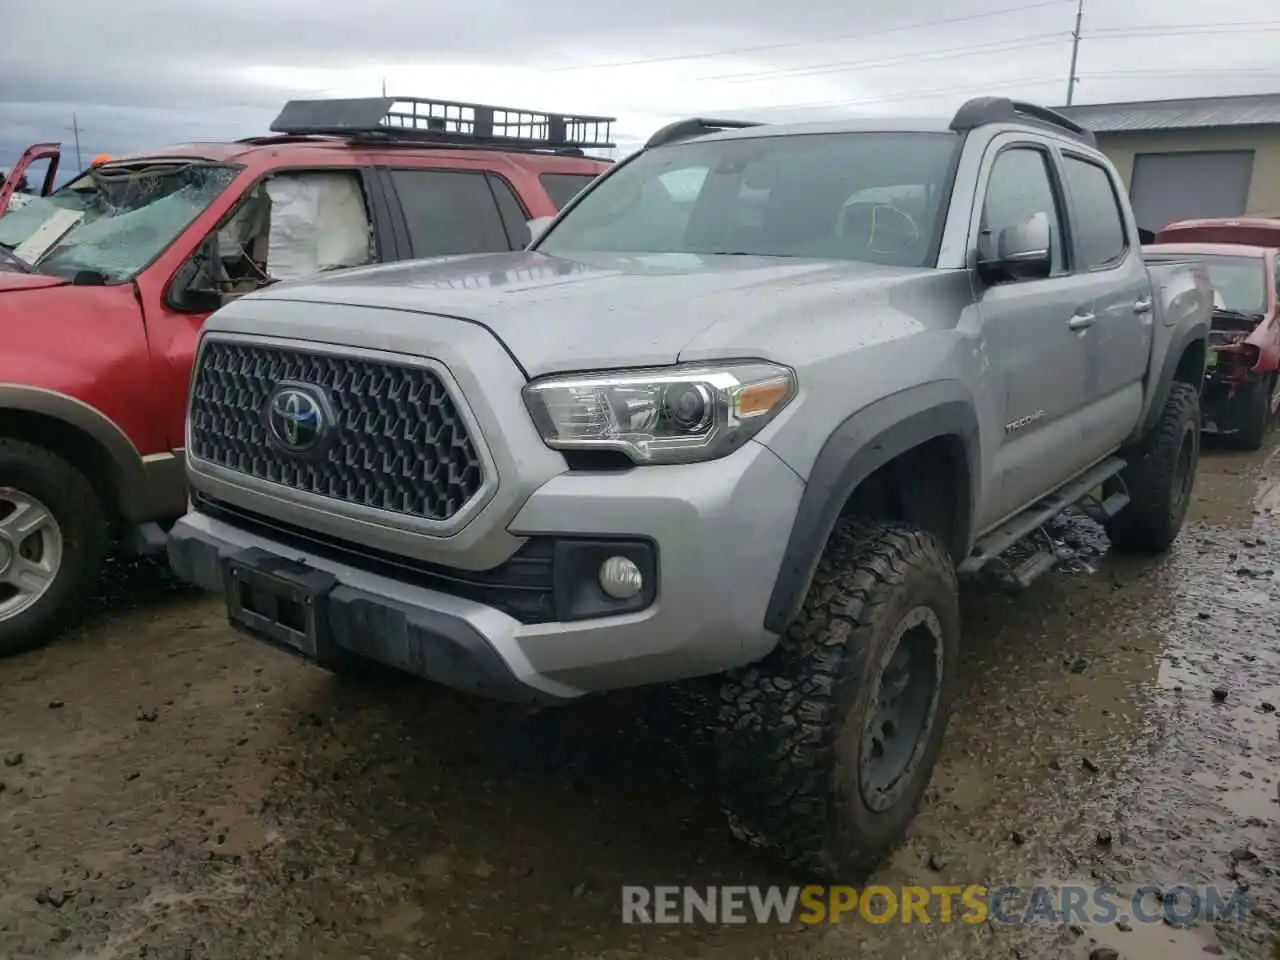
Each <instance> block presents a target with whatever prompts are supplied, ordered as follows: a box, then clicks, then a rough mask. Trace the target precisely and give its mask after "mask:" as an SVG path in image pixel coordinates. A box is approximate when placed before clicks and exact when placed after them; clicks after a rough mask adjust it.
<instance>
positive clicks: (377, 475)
mask: <svg viewBox="0 0 1280 960" xmlns="http://www.w3.org/2000/svg"><path fill="white" fill-rule="evenodd" d="M286 380H287V381H296V382H300V383H304V384H311V385H314V386H316V387H320V388H322V389H323V390H324V391H325V392H326V393H327V396H328V399H329V401H330V403H331V405H332V412H333V415H334V419H335V421H336V424H335V425H334V429H335V430H336V435H335V436H334V438H333V443H332V445H331V446H329V447H328V449H327V451H326V452H325V453H324V454H323V455H321V456H319V457H315V458H311V459H308V458H306V457H302V456H294V455H291V454H289V453H285V452H283V451H282V450H279V449H277V448H276V447H275V446H273V445H272V444H271V443H270V441H269V439H268V431H267V426H266V423H265V410H266V405H267V401H268V399H269V398H270V396H271V392H272V390H273V389H274V388H275V386H276V385H277V384H278V383H279V382H281V381H286ZM191 454H192V456H194V457H196V458H198V459H201V460H206V461H208V462H209V463H213V464H217V465H218V466H220V467H226V468H227V469H230V470H235V471H237V472H239V473H243V474H246V475H248V476H251V477H256V478H257V479H259V480H268V481H270V482H272V483H278V484H282V485H284V486H287V487H292V488H294V489H295V490H302V491H305V492H307V493H313V494H318V495H320V496H324V497H332V498H334V499H336V500H343V501H346V502H348V503H356V504H360V505H361V506H365V507H373V508H376V509H379V510H389V511H392V512H394V513H400V514H407V515H409V516H414V517H422V518H425V519H429V520H436V521H442V520H448V519H450V518H451V517H453V516H454V515H456V514H457V513H458V511H459V510H461V509H462V508H463V507H464V506H465V505H466V504H467V502H468V501H469V500H470V499H471V498H472V497H474V496H475V495H476V493H478V492H479V490H480V487H481V486H482V485H483V483H484V469H483V466H482V465H481V462H480V457H479V456H478V454H477V452H476V449H475V445H474V443H473V442H472V440H471V437H470V436H469V435H468V433H467V427H466V424H465V423H464V422H463V420H462V417H461V416H460V415H459V413H458V408H457V407H456V406H455V405H454V402H453V398H452V397H450V396H449V392H448V390H447V389H446V388H445V385H444V382H443V381H442V380H441V379H440V378H439V377H438V376H437V375H436V374H435V373H433V372H432V371H431V370H428V369H426V368H423V367H416V366H408V365H401V364H394V363H385V362H383V361H378V360H363V359H353V358H349V357H339V356H331V355H329V354H323V353H305V352H302V351H299V350H291V349H283V348H280V347H268V346H257V345H250V344H243V343H226V342H223V341H219V340H210V341H206V343H205V344H204V349H203V350H202V351H201V353H200V366H199V369H198V370H197V371H196V377H195V383H194V385H193V388H192V392H191Z"/></svg>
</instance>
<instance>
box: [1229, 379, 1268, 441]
mask: <svg viewBox="0 0 1280 960" xmlns="http://www.w3.org/2000/svg"><path fill="white" fill-rule="evenodd" d="M1276 382H1277V377H1276V374H1274V373H1272V374H1269V375H1268V376H1266V377H1263V378H1261V379H1259V380H1255V381H1254V382H1253V383H1250V384H1248V385H1247V386H1246V387H1245V388H1244V389H1243V390H1241V391H1240V394H1239V396H1237V397H1236V399H1235V402H1236V403H1237V404H1239V405H1240V406H1239V411H1240V412H1239V420H1238V422H1239V424H1240V429H1239V430H1238V431H1236V433H1235V434H1234V435H1233V437H1232V439H1234V440H1235V443H1236V446H1239V447H1240V448H1241V449H1244V450H1259V449H1261V447H1262V442H1263V440H1265V439H1266V435H1267V428H1268V427H1269V426H1271V418H1272V417H1273V416H1274V410H1273V400H1274V395H1275V390H1276Z"/></svg>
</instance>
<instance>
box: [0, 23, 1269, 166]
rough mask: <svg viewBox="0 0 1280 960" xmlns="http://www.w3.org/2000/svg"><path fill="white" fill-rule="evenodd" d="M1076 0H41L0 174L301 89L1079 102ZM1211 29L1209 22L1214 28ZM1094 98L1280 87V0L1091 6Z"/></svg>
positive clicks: (11, 72) (826, 105) (897, 102)
mask: <svg viewBox="0 0 1280 960" xmlns="http://www.w3.org/2000/svg"><path fill="white" fill-rule="evenodd" d="M1075 10H1076V0H1040V2H1038V3H1035V2H1032V0H969V2H968V3H946V2H943V0H897V2H884V0H879V2H855V3H832V2H831V0H791V2H789V3H781V2H777V0H573V2H570V0H541V2H532V0H524V2H517V0H467V2H465V3H453V4H441V3H421V2H414V0H363V2H359V3H356V2H352V0H341V2H339V0H306V2H301V0H220V2H219V3H217V4H213V5H210V6H207V7H206V6H193V5H192V4H189V3H175V2H173V0H121V2H117V3H111V4H99V3H86V2H84V0H38V2H27V3H18V2H15V3H10V4H4V12H3V18H2V19H0V169H7V168H8V167H9V166H10V165H11V164H12V163H13V162H14V161H15V160H16V158H17V156H18V154H19V153H20V152H21V149H22V148H23V147H25V146H26V145H27V144H29V143H31V142H33V141H38V140H61V141H63V142H64V144H65V147H66V150H65V156H66V158H67V161H66V162H67V168H68V169H74V166H75V151H74V148H73V146H72V131H71V125H72V117H73V115H74V116H75V118H76V119H77V121H78V123H79V126H80V145H81V155H82V157H83V160H84V162H86V163H87V162H88V161H89V159H90V158H91V157H92V156H93V155H95V154H97V153H99V152H108V153H112V154H118V153H122V152H126V151H128V150H131V149H135V148H142V147H149V146H161V145H164V144H167V143H179V142H186V141H190V140H193V139H224V138H233V137H238V136H246V135H250V134H254V133H260V132H264V131H265V129H266V127H267V125H268V124H269V123H270V122H271V120H272V118H273V117H274V115H275V113H276V111H277V110H278V109H279V108H280V106H281V105H282V103H283V102H284V101H285V100H286V99H288V98H290V97H306V96H373V95H377V94H378V93H379V92H380V88H381V84H382V81H383V79H384V78H385V82H386V86H387V92H388V93H390V94H393V95H424V96H438V97H448V98H453V99H461V100H471V101H483V102H489V103H496V104H500V105H504V106H514V107H528V108H532V109H543V110H561V111H567V112H573V111H579V112H586V113H602V114H607V115H611V116H617V117H618V118H619V123H618V125H617V128H616V130H615V136H616V139H618V140H619V143H620V145H621V146H622V148H623V149H624V151H625V150H627V149H631V148H634V146H635V145H636V142H637V141H638V140H640V139H642V138H643V137H645V136H647V135H648V133H650V132H651V131H652V130H653V129H654V128H655V127H656V126H658V125H660V124H662V123H664V122H666V121H667V120H669V119H672V118H674V117H678V116H688V115H694V114H704V115H705V114H708V113H711V114H724V113H732V114H736V115H749V116H760V117H762V118H766V119H777V118H783V117H786V118H795V119H809V118H813V117H822V116H830V115H833V114H839V113H879V114H888V113H898V114H908V113H911V114H919V113H945V112H946V111H948V110H950V109H953V108H954V107H955V106H956V105H957V104H958V103H960V102H961V101H963V100H964V99H965V98H967V97H969V96H976V95H980V94H983V93H988V92H990V93H998V94H1005V95H1020V96H1023V97H1025V98H1027V99H1034V100H1037V101H1040V102H1042V103H1048V104H1060V103H1062V102H1064V97H1065V95H1066V79H1067V74H1068V64H1069V61H1070V54H1071V39H1070V31H1071V29H1072V27H1073V24H1074V20H1075ZM1210 25H1212V26H1210ZM1083 36H1084V41H1083V43H1082V44H1081V48H1080V61H1079V67H1078V70H1079V75H1080V77H1081V80H1080V84H1079V86H1078V87H1077V92H1076V102H1077V103H1086V102H1102V101H1110V100H1131V99H1157V98H1168V97H1180V96H1202V95H1214V94H1233V93H1257V92H1264V91H1268V90H1280V6H1277V5H1276V4H1275V3H1274V0H1272V2H1258V0H1214V2H1212V3H1206V2H1200V0H1162V2H1160V3H1154V2H1150V0H1085V10H1084V26H1083Z"/></svg>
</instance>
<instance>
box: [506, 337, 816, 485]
mask: <svg viewBox="0 0 1280 960" xmlns="http://www.w3.org/2000/svg"><path fill="white" fill-rule="evenodd" d="M795 392H796V376H795V373H794V372H793V371H792V370H791V369H790V368H789V367H783V366H779V365H778V364H775V363H767V362H765V361H762V360H751V361H741V362H734V363H726V364H714V365H706V364H700V365H698V366H675V367H656V368H653V369H647V370H619V371H617V372H614V373H600V374H585V375H571V376H551V377H544V378H542V379H540V380H535V381H533V382H532V383H530V384H528V385H527V386H526V387H525V388H524V401H525V406H527V407H528V408H529V414H530V415H531V416H532V417H533V422H534V424H535V425H536V426H537V428H538V430H539V432H541V434H542V439H543V441H544V442H545V443H546V444H547V446H549V447H553V448H555V449H557V450H621V451H622V452H623V453H625V454H627V456H629V457H630V458H631V459H632V460H634V461H635V462H636V463H640V464H646V463H691V462H694V461H699V460H714V459H716V458H717V457H723V456H724V455H725V454H728V453H732V452H733V451H734V450H736V449H737V448H738V447H740V446H742V445H743V444H744V443H746V442H747V441H748V440H749V439H751V438H752V437H754V436H755V435H756V434H757V433H759V432H760V431H761V430H762V429H763V428H764V426H765V424H767V423H768V422H769V421H770V420H772V419H773V418H774V417H775V416H777V415H778V413H779V412H780V411H781V410H782V408H783V407H785V406H786V405H787V404H788V403H789V402H790V401H791V398H792V397H793V396H795Z"/></svg>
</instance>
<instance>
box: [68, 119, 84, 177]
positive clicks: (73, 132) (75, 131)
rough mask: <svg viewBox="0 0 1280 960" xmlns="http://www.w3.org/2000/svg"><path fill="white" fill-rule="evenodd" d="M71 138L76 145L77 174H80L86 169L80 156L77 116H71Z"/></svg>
mask: <svg viewBox="0 0 1280 960" xmlns="http://www.w3.org/2000/svg"><path fill="white" fill-rule="evenodd" d="M71 136H72V138H73V139H74V140H75V144H76V172H77V173H79V172H80V171H81V170H83V169H84V160H83V159H82V158H81V156H80V124H79V123H78V122H77V121H76V115H75V114H74V113H73V114H71Z"/></svg>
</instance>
